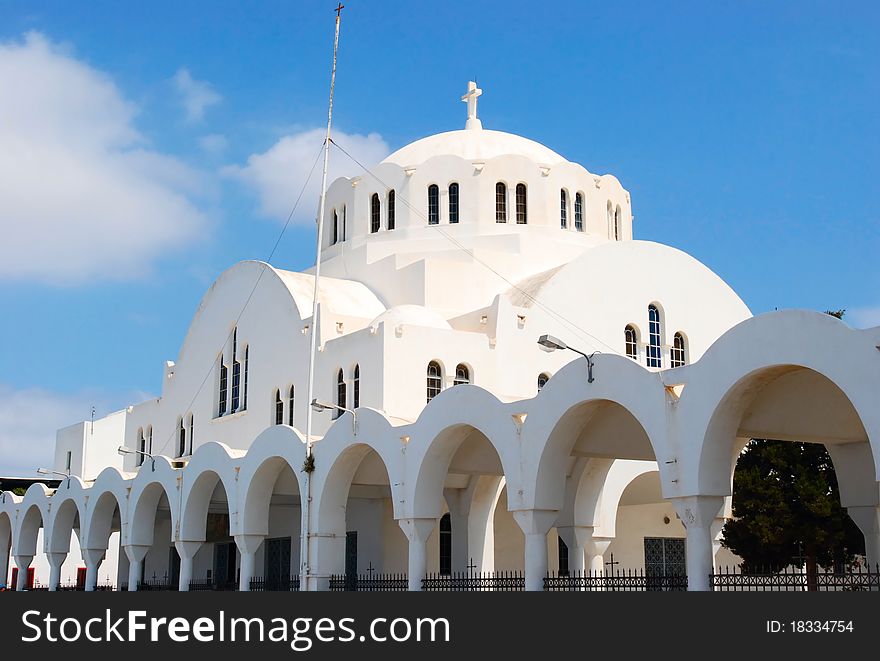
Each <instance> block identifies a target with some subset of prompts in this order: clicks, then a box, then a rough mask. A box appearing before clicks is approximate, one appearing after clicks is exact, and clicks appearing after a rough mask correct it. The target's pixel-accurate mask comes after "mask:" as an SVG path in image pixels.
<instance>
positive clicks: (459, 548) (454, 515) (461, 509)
mask: <svg viewBox="0 0 880 661" xmlns="http://www.w3.org/2000/svg"><path fill="white" fill-rule="evenodd" d="M443 496H444V498H445V499H446V505H447V506H448V507H449V523H450V524H451V526H452V571H456V572H464V571H467V566H468V564H470V561H469V558H468V548H469V543H468V520H469V518H470V509H471V507H470V505H471V498H472V497H473V491H472V490H471V489H444V490H443Z"/></svg>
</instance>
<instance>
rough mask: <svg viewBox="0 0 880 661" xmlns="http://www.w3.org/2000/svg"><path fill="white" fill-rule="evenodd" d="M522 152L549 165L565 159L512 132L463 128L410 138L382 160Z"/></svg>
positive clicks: (407, 161)
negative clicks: (410, 140) (424, 136)
mask: <svg viewBox="0 0 880 661" xmlns="http://www.w3.org/2000/svg"><path fill="white" fill-rule="evenodd" d="M508 154H513V155H517V156H525V157H526V158H529V159H531V160H533V161H535V162H536V163H542V164H547V165H552V164H554V163H561V162H564V161H565V160H566V159H565V158H563V157H562V156H560V155H559V154H557V153H556V152H555V151H553V150H552V149H549V148H548V147H545V146H544V145H542V144H540V143H538V142H535V141H534V140H529V139H528V138H523V137H522V136H519V135H515V134H513V133H505V132H503V131H490V130H487V129H464V130H461V131H447V132H446V133H438V134H436V135H430V136H428V137H427V138H422V139H421V140H416V141H415V142H411V143H410V144H408V145H406V146H405V147H401V148H400V149H398V150H397V151H396V152H394V153H393V154H391V155H390V156H388V157H387V158H386V159H385V160H384V161H383V162H384V163H394V164H396V165H399V166H401V167H406V166H409V165H418V164H419V163H424V162H425V161H427V160H428V159H429V158H432V157H434V156H447V155H451V156H458V157H460V158H463V159H466V160H471V161H486V160H489V159H491V158H495V157H496V156H505V155H508Z"/></svg>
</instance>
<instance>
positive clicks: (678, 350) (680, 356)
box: [669, 333, 687, 367]
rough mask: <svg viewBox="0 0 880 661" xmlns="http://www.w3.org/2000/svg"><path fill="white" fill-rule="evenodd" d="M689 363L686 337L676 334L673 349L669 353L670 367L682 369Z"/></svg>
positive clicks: (673, 339)
mask: <svg viewBox="0 0 880 661" xmlns="http://www.w3.org/2000/svg"><path fill="white" fill-rule="evenodd" d="M686 362H687V344H686V342H685V340H684V335H682V334H681V333H676V334H675V336H674V337H673V338H672V349H670V352H669V365H670V367H681V366H682V365H684V364H685V363H686Z"/></svg>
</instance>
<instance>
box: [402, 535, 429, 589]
mask: <svg viewBox="0 0 880 661" xmlns="http://www.w3.org/2000/svg"><path fill="white" fill-rule="evenodd" d="M398 523H399V524H400V528H401V529H402V530H403V532H404V534H405V535H406V538H407V540H409V562H408V566H407V573H408V576H409V589H410V591H411V592H420V591H421V589H422V579H423V578H424V577H425V574H427V572H428V551H427V548H426V542H427V541H428V537H430V536H431V533H432V532H433V531H434V526H436V525H437V520H436V519H399V520H398Z"/></svg>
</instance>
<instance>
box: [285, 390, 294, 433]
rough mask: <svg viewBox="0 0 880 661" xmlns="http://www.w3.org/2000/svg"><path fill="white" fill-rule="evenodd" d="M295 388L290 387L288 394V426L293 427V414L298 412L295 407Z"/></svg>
mask: <svg viewBox="0 0 880 661" xmlns="http://www.w3.org/2000/svg"><path fill="white" fill-rule="evenodd" d="M293 395H294V388H293V386H290V390H289V391H288V392H287V424H289V425H290V426H291V427H293V412H294V411H295V410H296V409H295V408H294V406H293V402H294V396H293Z"/></svg>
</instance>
